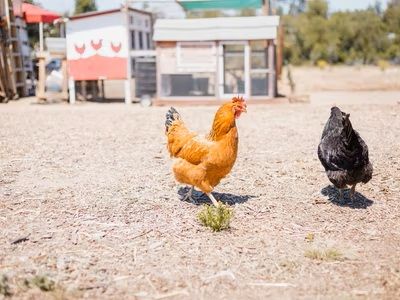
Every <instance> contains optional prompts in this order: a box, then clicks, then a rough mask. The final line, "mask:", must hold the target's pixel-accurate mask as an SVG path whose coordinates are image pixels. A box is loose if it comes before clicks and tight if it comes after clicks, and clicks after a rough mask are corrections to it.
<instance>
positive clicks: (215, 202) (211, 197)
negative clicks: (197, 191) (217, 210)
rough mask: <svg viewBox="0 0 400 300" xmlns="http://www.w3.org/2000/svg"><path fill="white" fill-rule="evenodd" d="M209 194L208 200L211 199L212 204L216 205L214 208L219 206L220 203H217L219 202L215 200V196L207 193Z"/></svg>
mask: <svg viewBox="0 0 400 300" xmlns="http://www.w3.org/2000/svg"><path fill="white" fill-rule="evenodd" d="M206 194H207V196H208V198H210V200H211V201H212V203H213V204H214V206H216V207H217V206H218V202H217V200H216V199H215V198H214V196H213V194H211V193H206Z"/></svg>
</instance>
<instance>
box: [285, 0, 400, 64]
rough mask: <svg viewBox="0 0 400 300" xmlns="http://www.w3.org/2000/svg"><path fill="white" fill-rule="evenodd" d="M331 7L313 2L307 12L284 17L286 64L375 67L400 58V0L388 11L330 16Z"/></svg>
mask: <svg viewBox="0 0 400 300" xmlns="http://www.w3.org/2000/svg"><path fill="white" fill-rule="evenodd" d="M328 8H329V7H328V1H326V0H313V1H309V2H307V7H306V9H305V11H303V12H300V13H297V14H294V15H291V14H289V15H285V16H283V24H284V26H285V45H284V46H285V47H284V51H283V53H284V60H285V61H287V62H289V63H292V64H295V65H298V64H301V63H304V62H306V61H308V62H311V63H312V64H318V61H320V60H324V61H326V62H327V63H329V64H335V63H364V64H371V63H376V62H377V61H378V60H379V59H389V60H392V59H395V58H400V1H399V0H392V2H390V3H389V4H388V7H387V9H386V10H385V11H384V12H382V10H381V8H380V6H379V5H376V6H375V7H370V8H368V9H365V10H356V11H346V12H335V13H333V14H331V15H329V14H328ZM389 33H391V34H389Z"/></svg>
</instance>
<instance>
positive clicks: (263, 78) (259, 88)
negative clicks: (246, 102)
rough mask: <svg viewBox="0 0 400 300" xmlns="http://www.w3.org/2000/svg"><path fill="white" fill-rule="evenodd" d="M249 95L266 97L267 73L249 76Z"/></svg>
mask: <svg viewBox="0 0 400 300" xmlns="http://www.w3.org/2000/svg"><path fill="white" fill-rule="evenodd" d="M251 94H252V95H253V96H265V95H268V73H255V74H251Z"/></svg>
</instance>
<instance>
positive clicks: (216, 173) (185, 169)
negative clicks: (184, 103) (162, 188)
mask: <svg viewBox="0 0 400 300" xmlns="http://www.w3.org/2000/svg"><path fill="white" fill-rule="evenodd" d="M246 107H247V106H246V102H245V101H244V100H243V98H239V97H235V98H233V99H232V101H230V102H227V103H225V104H223V105H222V106H221V107H220V108H219V109H218V111H217V113H216V114H215V117H214V122H213V125H212V128H211V131H210V133H209V134H208V135H206V136H205V137H201V136H199V135H198V134H196V133H194V132H191V131H189V130H188V129H187V128H186V125H185V123H184V122H183V121H182V120H181V116H180V114H179V113H178V112H177V111H176V109H175V108H173V107H171V108H170V109H169V111H168V112H167V115H166V121H165V127H166V135H167V138H168V145H167V147H168V150H169V153H170V154H171V157H175V158H177V160H176V162H175V163H174V165H173V171H174V175H175V178H176V180H177V181H179V182H180V183H183V184H188V185H190V186H191V189H190V191H189V193H188V194H187V195H186V196H185V198H184V200H186V199H190V200H191V201H194V200H193V198H192V192H193V189H194V187H197V188H198V189H200V190H201V191H202V192H203V193H205V194H206V195H207V196H208V197H209V198H210V199H211V201H212V203H213V204H214V205H215V206H217V205H218V202H217V200H216V199H215V198H214V196H213V195H212V194H211V192H212V191H213V189H214V187H215V186H216V185H218V183H219V182H220V181H221V179H222V178H224V177H225V176H226V175H228V173H229V172H230V171H231V169H232V167H233V165H234V163H235V161H236V157H237V151H238V132H237V128H236V119H237V118H239V117H240V114H241V113H242V112H246Z"/></svg>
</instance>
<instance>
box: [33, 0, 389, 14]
mask: <svg viewBox="0 0 400 300" xmlns="http://www.w3.org/2000/svg"><path fill="white" fill-rule="evenodd" d="M388 1H389V0H380V2H381V3H382V7H383V8H385V7H386V4H387V2H388ZM36 2H39V3H41V4H42V6H43V7H44V8H47V9H49V10H53V11H57V12H60V13H64V12H66V11H69V12H71V13H72V12H73V11H74V4H75V1H74V0H36ZM123 2H124V1H121V0H96V3H97V8H98V9H99V10H105V9H111V8H117V7H120V5H121V3H123ZM132 2H135V1H132ZM136 2H140V3H137V4H135V5H134V6H135V7H137V8H141V5H142V3H143V1H142V0H139V1H136ZM147 2H148V3H149V4H150V5H151V6H152V7H155V8H157V9H159V10H162V11H164V12H165V14H166V16H167V17H171V18H180V17H184V13H183V11H182V9H181V8H180V6H179V5H178V4H176V3H175V1H174V0H153V1H152V0H149V1H147ZM162 2H164V3H162ZM375 2H376V0H330V1H329V6H330V11H338V10H355V9H363V8H367V7H368V6H369V5H373V4H374V3H375Z"/></svg>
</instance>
